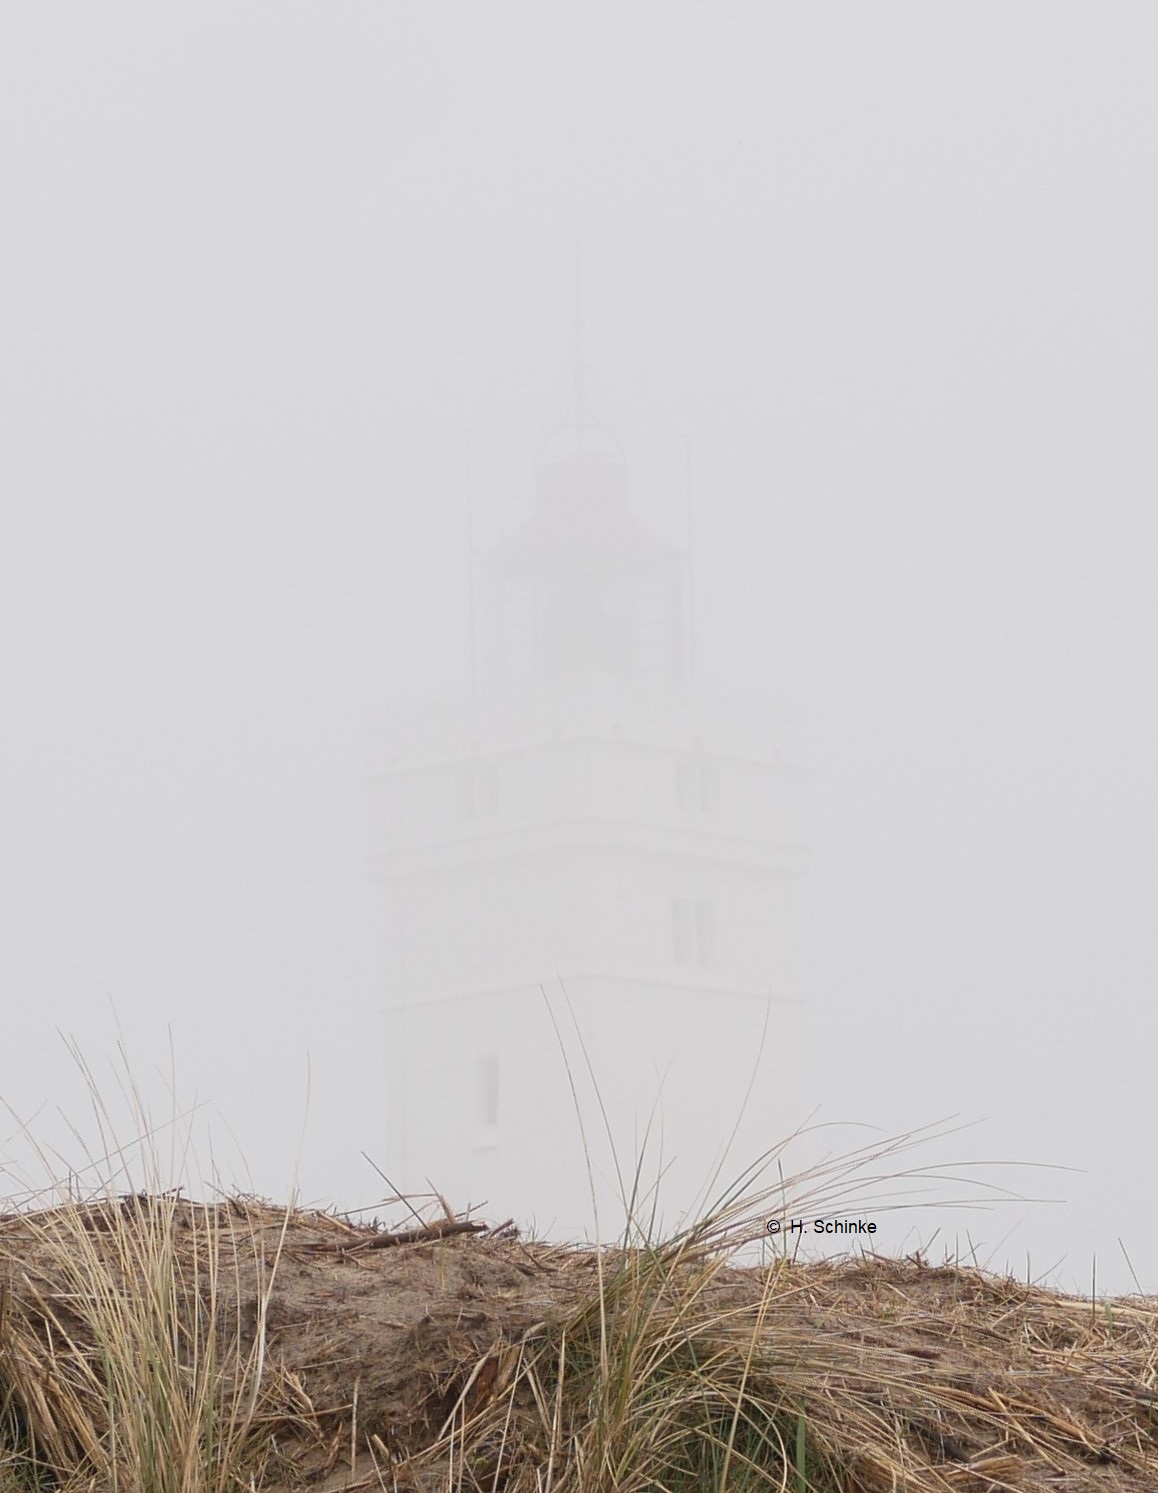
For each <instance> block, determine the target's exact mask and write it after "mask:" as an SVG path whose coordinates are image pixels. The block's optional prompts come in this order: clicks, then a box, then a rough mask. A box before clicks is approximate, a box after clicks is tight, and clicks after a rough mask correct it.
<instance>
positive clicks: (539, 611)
mask: <svg viewBox="0 0 1158 1493" xmlns="http://www.w3.org/2000/svg"><path fill="white" fill-rule="evenodd" d="M577 365H579V360H578V359H577ZM575 382H576V387H575V393H574V397H573V403H572V407H571V410H570V412H569V414H568V416H567V417H566V419H565V420H564V421H563V422H562V424H561V425H560V426H559V427H558V428H557V430H556V431H555V432H554V434H553V435H552V436H551V437H550V438H549V439H548V441H547V443H546V444H545V446H544V447H543V449H542V450H541V451H540V453H539V456H538V459H537V461H536V466H535V494H534V510H533V512H532V513H531V514H530V516H529V517H528V519H527V520H526V522H525V523H524V524H523V525H522V527H521V528H520V529H518V530H517V531H516V532H515V533H514V534H513V535H512V536H511V537H510V538H509V539H508V540H507V541H506V542H504V543H502V544H500V545H499V546H498V547H497V548H496V549H495V550H493V552H491V553H490V554H489V555H488V556H486V557H485V558H484V561H483V564H482V567H481V574H480V585H479V593H480V598H481V600H480V605H479V609H478V623H479V633H480V637H481V639H482V642H483V645H484V646H483V649H482V657H481V659H480V664H481V668H480V684H479V688H478V689H477V690H476V692H475V693H474V694H473V695H472V696H471V697H469V698H464V699H461V700H457V701H447V702H446V703H445V704H443V705H441V706H439V707H437V708H432V709H430V710H429V711H427V712H425V713H424V714H422V715H420V716H415V715H414V714H406V715H405V716H402V715H394V716H391V715H390V714H389V713H388V714H387V716H386V718H385V719H384V721H383V723H382V727H381V729H380V730H379V731H378V733H377V739H376V741H375V745H374V760H373V762H372V774H371V780H370V781H371V797H372V830H371V834H372V848H371V859H372V870H373V874H374V875H375V877H376V879H377V880H378V881H380V882H381V884H382V886H383V887H384V890H385V903H386V913H387V937H388V947H389V961H390V967H389V974H388V981H389V989H388V991H387V1031H386V1042H387V1051H386V1058H387V1070H386V1071H387V1091H386V1102H387V1111H388V1114H387V1124H388V1133H387V1136H386V1138H385V1145H384V1147H383V1152H384V1155H385V1157H386V1158H387V1161H388V1165H385V1166H384V1168H383V1169H384V1170H385V1171H386V1172H387V1173H388V1175H389V1176H390V1177H391V1179H392V1181H393V1182H394V1183H395V1185H397V1186H399V1187H400V1188H402V1189H403V1190H404V1191H405V1192H407V1193H421V1192H427V1191H429V1190H430V1189H431V1188H432V1187H433V1188H436V1189H437V1190H438V1191H439V1192H440V1193H441V1194H442V1195H443V1196H444V1197H446V1198H447V1199H449V1200H450V1201H451V1202H452V1204H453V1206H454V1207H456V1208H457V1209H463V1208H465V1207H467V1206H468V1205H469V1206H475V1207H479V1208H481V1209H482V1210H483V1212H484V1213H485V1215H486V1216H487V1217H489V1218H491V1219H496V1218H505V1217H508V1216H512V1217H514V1218H515V1219H516V1220H518V1221H519V1222H521V1223H523V1224H527V1223H530V1224H531V1225H532V1226H533V1227H535V1228H537V1229H538V1230H540V1231H542V1232H544V1233H549V1234H550V1235H551V1236H552V1237H581V1236H584V1235H586V1236H588V1237H591V1236H594V1235H595V1233H596V1232H597V1231H598V1233H599V1234H600V1235H601V1236H602V1237H604V1238H612V1237H614V1236H615V1235H616V1234H618V1233H619V1232H621V1230H622V1227H623V1222H624V1195H626V1196H628V1197H629V1196H630V1194H631V1192H632V1189H633V1187H634V1178H635V1173H636V1167H637V1163H639V1164H640V1167H639V1175H640V1180H641V1183H642V1194H643V1195H642V1196H641V1197H640V1198H639V1199H638V1200H637V1202H636V1205H635V1209H636V1212H637V1214H641V1215H642V1214H645V1213H648V1212H649V1211H650V1209H651V1205H652V1203H653V1201H655V1200H656V1198H658V1208H657V1212H658V1215H659V1218H660V1219H661V1220H662V1222H663V1224H664V1225H673V1224H675V1223H677V1222H678V1221H679V1219H680V1217H681V1216H684V1215H685V1214H686V1212H687V1210H689V1209H692V1208H695V1207H697V1206H698V1205H699V1204H700V1203H701V1202H702V1200H703V1198H704V1196H705V1194H714V1193H715V1192H718V1191H719V1190H720V1189H721V1188H722V1187H723V1186H724V1184H725V1183H727V1182H728V1181H730V1180H732V1179H733V1178H734V1177H735V1176H736V1174H737V1173H739V1172H740V1171H742V1170H743V1169H744V1167H746V1166H747V1165H748V1164H749V1163H750V1162H752V1161H753V1160H754V1159H755V1158H756V1156H757V1155H758V1154H760V1153H761V1152H763V1151H765V1150H766V1149H768V1148H769V1147H771V1146H773V1145H774V1144H775V1143H776V1142H778V1141H779V1140H781V1139H783V1138H784V1136H785V1135H786V1134H787V1132H788V1131H789V1130H790V1129H791V1128H792V1127H793V1126H794V1125H795V1124H797V1123H798V1122H799V1119H800V1114H799V1110H798V1108H797V1105H798V1103H799V1099H798V1096H797V1093H796V1091H795V1088H794V1078H795V1075H796V1074H797V1073H798V1072H799V1071H800V1067H801V1062H800V1052H799V1041H800V1035H801V1023H800V1021H799V1001H798V999H797V996H796V986H795V975H794V963H795V960H794V951H793V938H792V915H791V895H792V886H793V881H794V879H795V878H796V877H797V876H798V874H799V873H800V871H801V869H802V865H803V851H802V849H801V846H800V827H799V824H798V817H797V788H798V780H799V772H798V770H797V769H795V768H794V767H793V766H792V765H791V764H790V763H788V762H787V761H785V759H784V755H783V746H782V737H781V724H780V722H779V721H778V720H777V718H776V716H775V714H773V713H770V712H768V711H765V710H759V709H756V708H755V707H753V706H752V705H751V704H750V703H749V704H746V705H743V706H740V705H735V704H733V705H731V706H729V705H727V704H726V703H722V702H710V701H708V700H706V699H705V698H702V697H700V696H699V695H697V694H696V693H695V692H694V691H693V690H692V688H691V681H690V680H689V678H688V666H687V665H688V657H687V655H688V648H687V637H688V620H687V616H686V606H687V597H686V589H687V588H686V576H687V565H686V560H685V557H684V556H683V555H682V554H681V553H680V552H679V551H678V550H677V549H676V548H674V547H673V546H672V545H670V544H669V543H667V542H665V541H664V540H663V539H661V538H660V537H658V536H657V535H656V534H654V533H652V532H651V531H650V530H649V529H647V528H646V527H645V526H644V525H642V524H641V523H640V522H638V521H637V520H636V519H635V518H634V517H633V516H632V514H631V511H630V509H629V506H628V492H627V464H626V461H625V460H624V457H623V454H622V452H621V451H620V449H619V448H618V445H617V443H616V441H615V440H614V439H613V438H612V437H611V436H610V435H609V433H608V432H607V431H605V430H603V429H602V428H600V427H599V426H598V425H596V424H595V422H594V421H593V420H592V418H591V416H590V413H589V411H588V409H587V406H586V402H585V399H584V392H583V384H582V369H581V365H579V366H577V372H576V381H575ZM745 1094H747V1103H746V1106H745V1103H744V1101H745ZM741 1109H743V1117H742V1119H741V1120H740V1122H739V1125H738V1128H737V1119H738V1116H739V1115H740V1112H741ZM734 1129H735V1132H736V1133H735V1141H734V1144H733V1146H732V1148H731V1150H730V1151H729V1152H728V1153H727V1155H726V1156H725V1155H723V1152H724V1148H725V1147H726V1145H727V1143H728V1141H729V1138H730V1136H731V1135H732V1132H733V1130H734ZM617 1164H618V1174H617ZM661 1172H662V1174H663V1175H662V1177H661V1176H660V1173H661ZM713 1177H714V1178H715V1186H713V1185H712V1183H713ZM657 1180H658V1190H657V1192H656V1193H655V1194H652V1193H651V1191H650V1190H651V1189H652V1188H653V1186H654V1185H655V1184H656V1183H657ZM593 1198H594V1205H593ZM596 1211H597V1214H598V1222H597V1223H596V1216H595V1215H596Z"/></svg>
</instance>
